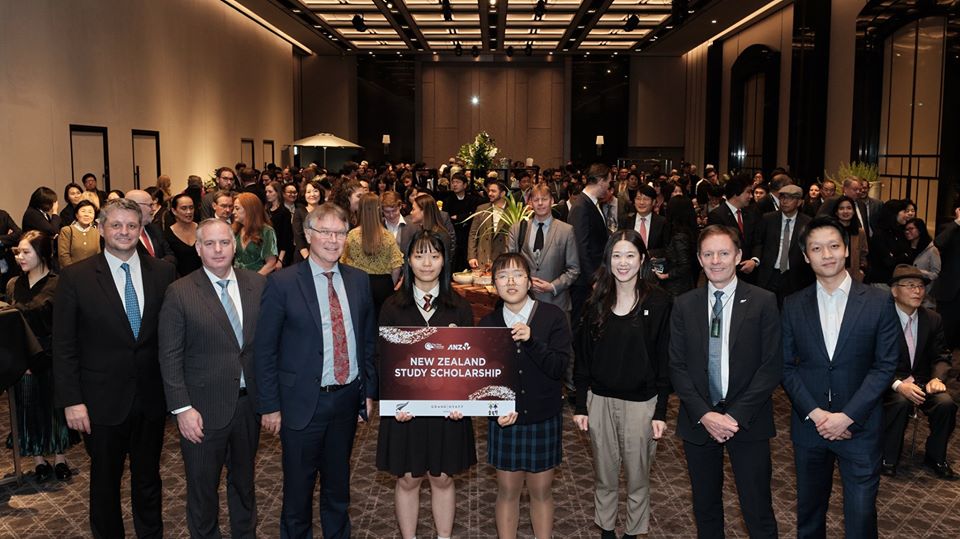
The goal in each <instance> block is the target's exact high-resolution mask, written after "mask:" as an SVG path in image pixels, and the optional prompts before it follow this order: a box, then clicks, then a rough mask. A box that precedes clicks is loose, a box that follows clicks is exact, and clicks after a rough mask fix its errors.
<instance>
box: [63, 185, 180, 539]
mask: <svg viewBox="0 0 960 539" xmlns="http://www.w3.org/2000/svg"><path fill="white" fill-rule="evenodd" d="M141 218H142V214H141V210H140V206H138V205H137V203H136V202H134V201H132V200H129V199H125V198H121V199H117V200H112V201H110V202H108V203H107V204H105V205H104V207H103V209H102V210H101V212H100V236H101V237H102V238H103V244H104V248H103V252H102V253H100V254H99V255H97V256H93V257H90V258H88V259H86V260H83V261H81V262H78V263H76V264H72V265H70V266H68V267H66V268H64V270H63V273H62V274H61V275H60V285H59V286H58V287H57V296H56V299H55V301H54V305H56V307H55V308H54V311H53V377H54V389H55V395H54V401H55V404H56V406H58V407H63V408H64V415H65V416H66V419H67V426H69V427H70V428H71V429H75V430H78V431H80V432H81V433H83V435H84V437H83V441H84V444H85V445H86V448H87V453H88V454H89V455H90V528H91V530H92V532H93V536H94V537H97V538H101V537H104V538H120V537H124V529H123V513H122V511H121V501H120V482H121V480H122V479H123V468H124V461H125V460H126V458H127V457H128V456H129V458H130V496H131V498H132V502H133V503H132V506H133V525H134V527H135V528H136V534H137V537H162V536H163V518H162V513H161V501H162V498H163V489H162V487H161V480H160V451H161V449H162V447H163V430H164V425H165V423H166V415H167V414H166V412H167V410H166V407H165V406H164V399H163V382H162V381H161V379H160V363H159V361H158V360H157V343H158V339H157V326H158V322H159V315H160V305H161V303H162V302H163V295H164V292H165V291H166V289H167V286H169V285H170V283H172V282H173V280H174V279H175V278H176V273H177V272H176V268H175V267H174V266H173V264H170V263H167V262H164V261H162V260H158V259H156V258H153V257H151V256H147V255H144V254H142V253H138V252H137V244H138V243H139V241H140V231H141V230H142V227H141V222H142V221H141Z"/></svg>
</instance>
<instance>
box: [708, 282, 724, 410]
mask: <svg viewBox="0 0 960 539" xmlns="http://www.w3.org/2000/svg"><path fill="white" fill-rule="evenodd" d="M713 295H714V297H716V298H717V299H716V301H714V302H713V319H711V320H710V356H709V360H710V361H709V363H708V364H707V374H708V375H709V377H710V403H711V404H714V405H716V404H717V403H718V402H720V401H721V400H722V399H723V380H722V379H721V378H722V374H721V370H720V354H721V346H722V345H723V301H722V298H723V291H721V290H717V291H716V292H714V293H713Z"/></svg>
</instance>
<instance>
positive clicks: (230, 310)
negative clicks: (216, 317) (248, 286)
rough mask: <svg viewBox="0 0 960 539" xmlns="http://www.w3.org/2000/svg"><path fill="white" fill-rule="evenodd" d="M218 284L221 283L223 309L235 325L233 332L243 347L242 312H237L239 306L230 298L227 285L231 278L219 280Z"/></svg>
mask: <svg viewBox="0 0 960 539" xmlns="http://www.w3.org/2000/svg"><path fill="white" fill-rule="evenodd" d="M217 284H218V285H220V303H222V304H223V310H224V311H226V312H227V319H228V320H230V325H231V326H233V334H234V335H235V336H236V337H237V344H239V345H240V347H241V348H242V347H243V325H242V324H241V323H240V314H239V313H238V312H237V307H236V305H234V304H233V299H231V298H230V294H229V293H227V286H228V285H229V284H230V280H229V279H223V280H222V281H217Z"/></svg>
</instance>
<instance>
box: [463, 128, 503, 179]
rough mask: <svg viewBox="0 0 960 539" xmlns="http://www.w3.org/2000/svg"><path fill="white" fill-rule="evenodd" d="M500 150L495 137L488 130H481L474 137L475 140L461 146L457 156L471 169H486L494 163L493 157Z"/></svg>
mask: <svg viewBox="0 0 960 539" xmlns="http://www.w3.org/2000/svg"><path fill="white" fill-rule="evenodd" d="M498 151H499V150H498V149H497V146H496V142H495V141H494V140H493V137H491V136H490V135H489V134H488V133H487V132H486V131H481V132H479V133H477V136H476V137H474V139H473V142H470V143H467V144H464V145H463V146H460V151H459V152H457V157H458V158H459V159H460V160H461V161H463V164H464V165H465V166H466V167H467V168H469V169H473V170H486V169H488V168H490V167H491V166H492V165H493V158H494V157H496V156H497V152H498Z"/></svg>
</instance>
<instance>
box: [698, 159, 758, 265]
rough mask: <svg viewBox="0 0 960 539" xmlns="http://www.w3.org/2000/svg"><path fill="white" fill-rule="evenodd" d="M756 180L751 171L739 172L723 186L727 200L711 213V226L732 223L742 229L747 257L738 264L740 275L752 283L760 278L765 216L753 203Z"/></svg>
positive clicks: (708, 221) (741, 238) (745, 255)
mask: <svg viewBox="0 0 960 539" xmlns="http://www.w3.org/2000/svg"><path fill="white" fill-rule="evenodd" d="M752 182H753V180H752V179H751V178H750V176H749V175H747V174H738V175H737V176H734V177H733V178H731V179H730V181H728V182H727V183H726V184H725V185H724V186H723V194H724V196H725V197H726V200H725V201H724V202H721V203H720V205H719V206H717V208H716V209H714V210H713V211H711V212H710V213H709V214H708V215H707V224H708V225H723V226H729V227H732V228H735V229H736V230H737V231H739V234H740V250H741V252H742V253H743V257H742V260H741V262H740V264H739V265H738V266H737V275H738V276H739V277H740V278H741V279H743V280H745V281H748V282H751V283H752V282H753V281H754V280H755V279H756V273H755V272H754V270H756V269H757V266H758V265H759V264H760V259H759V258H758V254H759V244H760V240H759V236H760V217H761V216H760V213H759V212H758V211H757V209H756V208H754V207H752V206H751V205H750V200H752V199H753V183H752ZM755 249H756V252H755Z"/></svg>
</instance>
